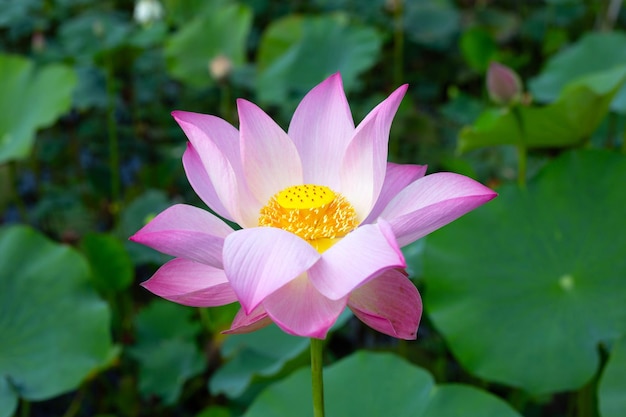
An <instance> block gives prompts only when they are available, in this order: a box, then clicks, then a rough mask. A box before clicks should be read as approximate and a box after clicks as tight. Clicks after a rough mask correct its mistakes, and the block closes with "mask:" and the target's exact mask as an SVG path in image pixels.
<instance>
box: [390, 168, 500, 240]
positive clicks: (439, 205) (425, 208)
mask: <svg viewBox="0 0 626 417" xmlns="http://www.w3.org/2000/svg"><path fill="white" fill-rule="evenodd" d="M496 195H497V194H496V193H495V192H494V191H492V190H490V189H489V188H487V187H485V186H484V185H482V184H480V183H479V182H477V181H474V180H473V179H471V178H468V177H465V176H463V175H459V174H453V173H449V172H441V173H436V174H431V175H427V176H425V177H423V178H420V179H418V180H417V181H415V182H413V183H412V184H410V185H408V186H407V187H406V188H404V189H403V190H402V191H401V192H400V193H399V194H398V195H397V196H396V197H395V198H394V199H393V200H391V202H390V203H389V204H388V205H387V207H386V208H385V209H384V210H383V212H382V213H381V214H380V217H382V218H384V219H386V220H387V221H388V222H389V223H390V224H391V227H392V228H393V232H394V233H395V235H396V237H397V239H398V243H399V244H400V246H404V245H407V244H409V243H411V242H414V241H415V240H417V239H419V238H421V237H423V236H425V235H427V234H428V233H430V232H432V231H434V230H436V229H438V228H440V227H442V226H444V225H446V224H448V223H450V222H451V221H453V220H455V219H457V218H459V217H461V216H462V215H464V214H465V213H467V212H469V211H471V210H473V209H475V208H476V207H478V206H480V205H482V204H484V203H486V202H487V201H489V200H491V199H493V198H494V197H496Z"/></svg>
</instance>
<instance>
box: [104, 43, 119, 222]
mask: <svg viewBox="0 0 626 417" xmlns="http://www.w3.org/2000/svg"><path fill="white" fill-rule="evenodd" d="M106 59H107V68H106V92H107V130H108V134H109V171H111V213H112V215H113V219H114V221H115V224H117V219H118V214H119V212H120V207H119V204H120V189H121V188H122V187H121V180H120V156H119V144H118V135H117V123H116V121H115V100H116V95H115V78H114V74H113V62H112V57H111V56H110V54H107V58H106Z"/></svg>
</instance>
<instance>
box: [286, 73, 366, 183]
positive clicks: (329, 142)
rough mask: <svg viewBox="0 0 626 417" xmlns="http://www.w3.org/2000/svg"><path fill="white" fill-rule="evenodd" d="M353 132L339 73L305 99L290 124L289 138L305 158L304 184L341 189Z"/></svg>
mask: <svg viewBox="0 0 626 417" xmlns="http://www.w3.org/2000/svg"><path fill="white" fill-rule="evenodd" d="M353 133H354V122H353V121H352V114H351V113H350V107H349V106H348V100H347V99H346V95H345V93H344V91H343V84H342V82H341V75H340V74H339V73H337V74H335V75H332V76H330V77H329V78H327V79H326V80H325V81H324V82H322V83H321V84H319V85H318V86H316V87H315V88H313V89H312V90H311V91H310V92H309V93H308V94H307V95H306V96H305V97H304V98H303V99H302V101H301V102H300V104H299V105H298V108H297V109H296V111H295V113H294V114H293V118H292V119H291V124H290V125H289V137H290V138H291V139H292V140H293V141H294V143H295V145H296V147H297V148H298V153H299V154H300V158H301V159H302V169H303V175H304V183H306V184H323V185H326V186H328V187H330V188H332V189H335V190H336V189H338V187H339V186H340V184H339V167H340V166H341V160H342V158H343V155H344V152H345V150H346V147H347V145H348V142H349V141H350V139H351V138H352V135H353Z"/></svg>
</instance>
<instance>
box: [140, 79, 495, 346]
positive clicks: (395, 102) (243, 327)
mask: <svg viewBox="0 0 626 417" xmlns="http://www.w3.org/2000/svg"><path fill="white" fill-rule="evenodd" d="M406 89H407V86H406V85H404V86H402V87H400V88H398V89H397V90H396V91H394V92H393V93H392V94H391V95H390V96H389V97H388V98H387V99H386V100H385V101H383V102H382V103H380V104H379V105H378V106H377V107H376V108H375V109H373V110H372V111H371V112H370V113H369V114H368V115H367V117H366V118H365V119H364V120H363V121H362V122H361V123H360V124H359V125H358V126H357V127H356V128H355V126H354V123H353V121H352V116H351V113H350V108H349V106H348V103H347V100H346V96H345V94H344V91H343V86H342V82H341V77H340V75H339V74H335V75H333V76H331V77H330V78H328V79H327V80H325V81H324V82H322V83H321V84H319V85H318V86H316V87H315V88H314V89H313V90H312V91H311V92H309V93H308V94H307V95H306V97H304V99H303V100H302V102H301V103H300V105H299V106H298V108H297V109H296V111H295V113H294V115H293V118H292V120H291V124H290V125H289V130H288V132H287V133H285V132H284V131H283V130H282V129H281V128H280V127H279V126H278V125H277V124H276V123H275V122H274V121H273V120H272V119H271V118H270V117H269V116H268V115H267V114H265V113H264V112H263V111H262V110H261V109H260V108H259V107H257V106H256V105H254V104H252V103H251V102H249V101H246V100H239V101H238V102H237V107H238V112H239V118H240V127H239V131H238V130H237V129H236V128H234V127H233V126H231V125H230V124H228V123H227V122H225V121H224V120H222V119H220V118H218V117H215V116H210V115H204V114H198V113H189V112H183V111H175V112H173V116H174V119H176V121H177V122H178V123H179V125H180V126H181V127H182V129H183V131H184V132H185V134H186V135H187V137H188V138H189V141H190V143H189V144H188V147H187V150H186V152H185V154H184V156H183V165H184V167H185V171H186V173H187V177H188V178H189V182H190V183H191V185H192V187H193V188H194V190H195V191H196V193H197V194H198V195H199V196H200V197H201V198H202V200H203V201H204V202H205V203H206V204H207V205H208V206H209V207H211V208H212V209H213V210H214V211H215V212H216V213H217V214H219V216H221V217H223V218H225V219H228V220H230V221H232V222H235V223H237V224H239V225H240V226H241V229H240V230H233V229H232V228H231V227H230V226H228V225H227V224H226V223H225V222H224V221H222V220H221V219H220V218H218V217H217V216H214V215H213V214H211V213H209V212H207V211H204V210H202V209H199V208H196V207H192V206H188V205H184V204H178V205H174V206H172V207H170V208H168V209H167V210H165V211H164V212H162V213H161V214H159V215H158V216H156V217H155V218H154V219H153V220H152V221H151V222H150V223H148V224H147V225H146V226H145V227H143V228H142V229H141V230H140V231H139V232H137V233H136V234H135V235H134V236H132V237H131V240H133V241H135V242H139V243H142V244H144V245H147V246H150V247H152V248H154V249H157V250H159V251H161V252H164V253H167V254H169V255H172V256H175V257H176V259H174V260H172V261H170V262H168V263H167V264H165V265H164V266H162V267H161V268H160V269H159V270H158V271H157V272H156V273H155V274H154V276H153V277H152V278H150V279H149V280H148V281H146V282H145V283H143V285H144V286H145V287H146V288H147V289H148V290H150V291H152V292H153V293H155V294H156V295H159V296H161V297H163V298H166V299H168V300H171V301H174V302H177V303H180V304H185V305H190V306H198V307H209V306H219V305H224V304H228V303H232V302H239V303H240V304H241V307H242V308H241V309H240V311H239V313H238V314H237V316H236V317H235V319H234V321H233V323H232V325H231V328H230V329H229V330H228V331H227V333H243V332H249V331H253V330H256V329H259V328H261V327H263V326H266V325H268V324H269V323H271V322H274V323H276V325H278V326H279V327H280V328H281V329H282V330H284V331H285V332H287V333H290V334H294V335H299V336H307V337H314V338H324V337H325V336H326V334H327V332H328V330H329V328H330V327H331V326H332V325H333V323H335V321H336V319H337V317H338V316H339V314H340V313H341V312H342V311H343V310H344V309H345V308H346V306H347V307H349V308H350V309H351V310H352V312H353V313H354V314H355V315H356V316H357V317H358V318H359V319H360V320H362V321H363V322H364V323H366V324H367V325H369V326H370V327H372V328H374V329H376V330H378V331H380V332H382V333H385V334H388V335H391V336H394V337H398V338H403V339H414V338H415V337H416V334H417V328H418V325H419V320H420V317H421V313H422V303H421V299H420V296H419V293H418V292H417V289H416V288H415V286H414V285H413V284H412V283H411V281H410V280H409V279H408V278H407V276H406V274H405V273H403V272H402V268H404V267H405V266H406V264H405V260H404V257H403V255H402V252H401V251H400V247H402V246H404V245H407V244H409V243H411V242H414V241H415V240H417V239H419V238H421V237H423V236H425V235H426V234H428V233H430V232H432V231H433V230H435V229H438V228H439V227H441V226H443V225H445V224H447V223H449V222H451V221H453V220H454V219H456V218H458V217H460V216H462V215H463V214H465V213H467V212H468V211H470V210H472V209H474V208H476V207H477V206H480V205H481V204H483V203H485V202H487V201H489V200H491V199H492V198H494V197H495V196H496V194H495V193H494V192H493V191H491V190H490V189H488V188H486V187H484V186H483V185H481V184H479V183H477V182H475V181H474V180H472V179H470V178H467V177H464V176H461V175H457V174H452V173H437V174H432V175H428V176H424V174H425V171H426V167H425V166H419V165H398V164H393V163H388V162H387V142H388V140H389V130H390V128H391V121H392V119H393V116H394V115H395V112H396V110H397V109H398V106H399V104H400V100H401V99H402V97H403V96H404V93H405V92H406Z"/></svg>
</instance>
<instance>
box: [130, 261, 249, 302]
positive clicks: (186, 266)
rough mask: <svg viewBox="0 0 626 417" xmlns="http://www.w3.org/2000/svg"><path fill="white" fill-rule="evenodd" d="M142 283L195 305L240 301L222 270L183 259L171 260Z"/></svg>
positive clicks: (167, 298) (158, 293)
mask: <svg viewBox="0 0 626 417" xmlns="http://www.w3.org/2000/svg"><path fill="white" fill-rule="evenodd" d="M141 285H142V286H143V287H145V288H146V289H148V290H149V291H151V292H153V293H154V294H156V295H158V296H159V297H163V298H165V299H166V300H170V301H173V302H175V303H178V304H184V305H187V306H192V307H215V306H222V305H225V304H230V303H233V302H235V301H237V296H236V295H235V292H234V291H233V289H232V288H231V286H230V283H229V282H228V280H227V279H226V274H225V273H224V271H223V270H222V269H219V268H215V267H212V266H209V265H205V264H201V263H198V262H194V261H190V260H188V259H183V258H176V259H173V260H171V261H169V262H168V263H166V264H165V265H163V266H162V267H161V268H159V269H158V270H157V271H156V272H155V274H154V275H153V276H152V278H150V279H149V280H147V281H145V282H143V283H142V284H141Z"/></svg>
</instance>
